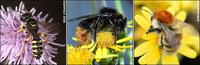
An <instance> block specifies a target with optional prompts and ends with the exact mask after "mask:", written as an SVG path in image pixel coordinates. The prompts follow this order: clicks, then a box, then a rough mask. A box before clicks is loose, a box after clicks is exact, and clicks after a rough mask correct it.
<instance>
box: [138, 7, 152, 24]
mask: <svg viewBox="0 0 200 65" xmlns="http://www.w3.org/2000/svg"><path fill="white" fill-rule="evenodd" d="M145 10H146V11H145ZM141 12H142V14H143V15H144V17H145V18H146V19H147V20H148V21H151V16H152V14H153V12H152V11H151V10H150V9H149V8H147V7H142V10H141Z"/></svg>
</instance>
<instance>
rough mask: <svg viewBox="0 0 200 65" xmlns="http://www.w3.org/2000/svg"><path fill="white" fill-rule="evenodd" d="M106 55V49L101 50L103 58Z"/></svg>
mask: <svg viewBox="0 0 200 65" xmlns="http://www.w3.org/2000/svg"><path fill="white" fill-rule="evenodd" d="M107 54H108V49H107V48H103V49H102V55H103V56H105V55H107Z"/></svg>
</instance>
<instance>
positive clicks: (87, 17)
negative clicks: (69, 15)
mask: <svg viewBox="0 0 200 65" xmlns="http://www.w3.org/2000/svg"><path fill="white" fill-rule="evenodd" d="M97 16H108V15H105V14H91V15H84V16H79V17H76V18H73V19H69V20H67V21H68V22H72V21H76V20H82V19H89V18H94V17H97Z"/></svg>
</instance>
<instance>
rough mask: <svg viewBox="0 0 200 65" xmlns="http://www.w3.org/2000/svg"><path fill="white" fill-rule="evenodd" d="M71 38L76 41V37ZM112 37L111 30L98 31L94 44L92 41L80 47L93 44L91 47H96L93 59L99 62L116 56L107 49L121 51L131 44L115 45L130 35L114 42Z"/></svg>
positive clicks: (124, 40)
mask: <svg viewBox="0 0 200 65" xmlns="http://www.w3.org/2000/svg"><path fill="white" fill-rule="evenodd" d="M72 39H73V40H74V41H77V38H75V37H74V38H72ZM114 39H115V38H114V36H113V35H112V32H99V33H97V37H96V42H95V45H94V42H93V44H90V45H82V46H81V48H90V47H91V46H93V48H92V49H95V48H97V50H96V52H95V57H94V59H95V60H96V61H97V62H100V60H101V59H106V58H112V57H118V54H111V53H109V49H113V50H115V51H117V52H123V49H125V48H131V45H129V46H120V45H117V44H121V43H124V42H127V41H130V40H132V37H131V36H130V37H125V38H122V39H119V40H117V41H116V44H115V41H114ZM77 53H78V52H77Z"/></svg>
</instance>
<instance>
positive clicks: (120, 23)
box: [68, 7, 127, 45]
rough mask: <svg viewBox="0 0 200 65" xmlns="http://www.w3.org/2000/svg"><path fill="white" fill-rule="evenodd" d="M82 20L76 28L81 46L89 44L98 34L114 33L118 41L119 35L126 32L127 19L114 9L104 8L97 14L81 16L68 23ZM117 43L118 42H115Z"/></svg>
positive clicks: (76, 34)
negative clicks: (103, 32) (104, 32)
mask: <svg viewBox="0 0 200 65" xmlns="http://www.w3.org/2000/svg"><path fill="white" fill-rule="evenodd" d="M75 20H80V22H79V24H78V26H77V27H76V31H75V36H76V38H77V39H78V42H79V44H81V45H82V44H88V43H90V42H91V39H92V37H93V38H94V40H95V38H96V34H97V33H98V32H102V31H107V32H112V33H113V35H114V36H115V37H116V39H117V35H119V33H121V32H124V28H125V26H126V22H127V18H126V17H124V16H123V15H122V14H120V13H119V12H118V11H117V10H115V9H113V8H108V7H103V8H101V9H100V10H99V12H98V13H96V14H91V15H85V16H80V17H77V18H74V19H70V20H68V22H71V21H75ZM115 41H116V40H115Z"/></svg>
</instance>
